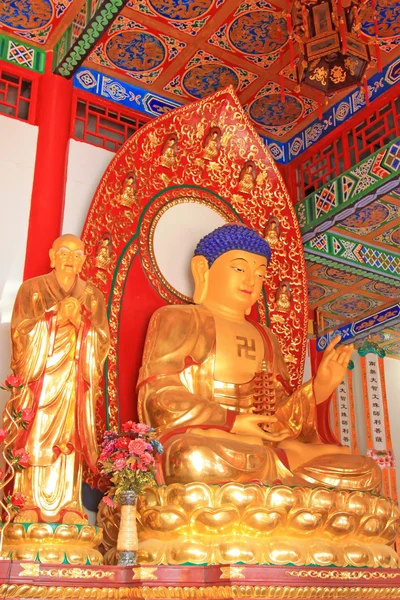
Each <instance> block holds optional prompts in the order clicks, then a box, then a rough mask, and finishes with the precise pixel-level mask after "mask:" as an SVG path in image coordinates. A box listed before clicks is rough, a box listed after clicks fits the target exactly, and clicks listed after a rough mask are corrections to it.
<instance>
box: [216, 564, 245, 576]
mask: <svg viewBox="0 0 400 600" xmlns="http://www.w3.org/2000/svg"><path fill="white" fill-rule="evenodd" d="M243 571H244V567H235V566H233V565H230V566H229V567H221V579H244V578H245V575H244V573H243Z"/></svg>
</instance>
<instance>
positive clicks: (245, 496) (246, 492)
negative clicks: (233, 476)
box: [215, 483, 264, 512]
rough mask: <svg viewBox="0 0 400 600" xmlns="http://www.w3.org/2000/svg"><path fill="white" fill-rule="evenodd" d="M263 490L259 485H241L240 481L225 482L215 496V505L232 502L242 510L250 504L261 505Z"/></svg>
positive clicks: (250, 505)
mask: <svg viewBox="0 0 400 600" xmlns="http://www.w3.org/2000/svg"><path fill="white" fill-rule="evenodd" d="M263 492H264V490H263V488H262V487H261V486H259V485H243V484H241V483H226V484H225V485H223V486H221V488H220V489H219V490H218V491H217V494H216V496H215V505H216V506H225V505H226V504H232V505H233V506H236V508H237V509H238V510H239V511H240V512H242V511H244V510H246V509H248V508H249V507H252V506H262V505H263V503H264V502H263V500H264V493H263Z"/></svg>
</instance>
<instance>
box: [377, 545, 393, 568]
mask: <svg viewBox="0 0 400 600" xmlns="http://www.w3.org/2000/svg"><path fill="white" fill-rule="evenodd" d="M370 549H371V550H372V552H373V555H374V567H383V568H386V569H393V568H396V567H398V563H399V557H398V556H397V554H396V552H395V551H394V550H393V548H390V547H389V546H385V545H384V544H371V546H370Z"/></svg>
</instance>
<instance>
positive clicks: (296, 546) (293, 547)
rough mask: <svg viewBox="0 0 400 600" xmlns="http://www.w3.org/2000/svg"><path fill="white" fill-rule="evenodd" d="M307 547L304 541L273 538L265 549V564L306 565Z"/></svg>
mask: <svg viewBox="0 0 400 600" xmlns="http://www.w3.org/2000/svg"><path fill="white" fill-rule="evenodd" d="M306 558H307V552H306V547H305V545H304V542H303V541H302V540H298V539H295V538H292V539H289V538H283V537H279V538H275V537H274V538H273V539H271V540H268V542H267V543H266V544H265V546H264V549H263V562H265V563H269V564H272V565H287V564H288V563H292V564H293V565H297V564H305V560H306Z"/></svg>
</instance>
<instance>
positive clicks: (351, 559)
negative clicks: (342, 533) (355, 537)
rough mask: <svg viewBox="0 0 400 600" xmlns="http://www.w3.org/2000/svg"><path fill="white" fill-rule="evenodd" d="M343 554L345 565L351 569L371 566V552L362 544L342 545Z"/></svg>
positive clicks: (372, 561)
mask: <svg viewBox="0 0 400 600" xmlns="http://www.w3.org/2000/svg"><path fill="white" fill-rule="evenodd" d="M343 553H344V559H345V562H346V565H349V566H352V567H363V566H364V567H372V566H373V563H374V560H373V555H372V552H371V551H370V550H369V549H368V548H367V546H365V545H364V544H360V543H359V542H354V543H350V544H344V548H343Z"/></svg>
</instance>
